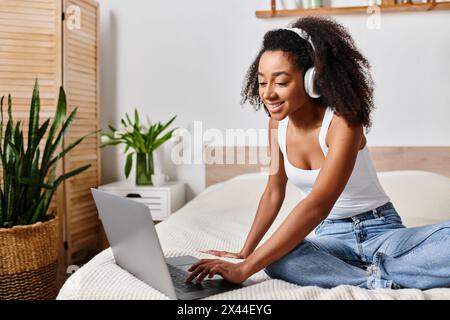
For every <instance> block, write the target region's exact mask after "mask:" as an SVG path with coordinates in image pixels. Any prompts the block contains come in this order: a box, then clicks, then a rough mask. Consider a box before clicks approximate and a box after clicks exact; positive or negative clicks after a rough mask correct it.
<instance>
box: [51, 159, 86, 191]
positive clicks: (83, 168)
mask: <svg viewBox="0 0 450 320" xmlns="http://www.w3.org/2000/svg"><path fill="white" fill-rule="evenodd" d="M90 166H91V165H90V164H87V165H84V166H82V167H79V168H77V169H75V170H72V171H70V172H68V173H65V174H63V175H61V176H59V177H58V179H56V180H55V182H54V184H55V187H58V186H59V184H60V183H61V182H63V181H64V180H66V179H69V178H70V177H73V176H75V175H77V174H79V173H81V172H83V171H84V170H86V169H88V168H89V167H90Z"/></svg>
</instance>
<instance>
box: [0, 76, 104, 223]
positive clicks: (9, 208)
mask: <svg viewBox="0 0 450 320" xmlns="http://www.w3.org/2000/svg"><path fill="white" fill-rule="evenodd" d="M3 100H4V96H3V97H2V98H1V102H0V104H1V108H0V112H1V122H0V141H1V142H2V143H1V144H0V159H1V163H2V178H3V186H0V227H3V228H9V227H12V226H14V225H28V224H33V223H36V222H38V221H45V220H48V219H49V218H50V217H52V216H53V215H54V213H53V212H51V213H48V212H47V211H48V208H49V205H50V201H51V199H52V196H53V194H54V193H55V191H56V190H57V188H58V186H59V185H60V184H61V183H62V182H63V181H64V180H66V179H68V178H70V177H72V176H75V175H77V174H79V173H80V172H83V171H84V170H86V169H88V168H89V167H90V164H88V165H85V166H82V167H80V168H77V169H75V170H72V171H70V172H67V173H64V174H62V175H60V176H59V177H56V166H57V163H58V160H60V159H61V158H62V157H64V155H66V154H67V153H68V152H69V151H70V150H72V149H73V148H75V147H76V146H77V145H78V144H79V143H80V142H82V141H83V140H84V138H86V137H87V136H88V135H90V134H93V133H95V132H92V133H89V134H87V135H85V136H83V137H81V138H79V139H78V140H76V141H75V142H73V143H71V144H70V145H69V146H68V147H67V148H63V149H62V150H61V151H59V152H58V153H57V154H56V152H57V149H58V146H59V145H60V144H61V142H62V140H63V138H64V134H65V133H66V132H67V130H68V129H69V127H70V124H71V123H72V122H73V120H74V118H75V115H76V113H77V108H75V109H74V110H73V111H72V112H71V113H70V115H69V116H68V117H67V118H66V119H65V117H66V95H65V93H64V89H63V88H62V87H60V88H59V98H58V104H57V108H56V112H55V116H54V118H53V121H52V123H51V125H50V119H47V120H46V121H44V123H42V124H41V125H40V126H39V111H40V98H39V85H38V81H37V79H36V82H35V85H34V89H33V95H32V98H31V106H30V116H29V126H28V139H27V141H25V139H24V134H23V131H22V128H21V122H20V121H18V122H14V120H13V116H12V101H11V95H10V94H9V95H8V118H9V120H8V123H7V124H6V129H5V131H4V130H3ZM49 126H50V131H49V132H48V136H47V138H46V139H45V140H43V138H44V135H45V134H46V132H47V129H48V128H49ZM3 131H4V136H3ZM96 132H98V131H96ZM41 140H43V142H45V147H44V150H43V152H41V149H40V143H41ZM25 144H26V150H25Z"/></svg>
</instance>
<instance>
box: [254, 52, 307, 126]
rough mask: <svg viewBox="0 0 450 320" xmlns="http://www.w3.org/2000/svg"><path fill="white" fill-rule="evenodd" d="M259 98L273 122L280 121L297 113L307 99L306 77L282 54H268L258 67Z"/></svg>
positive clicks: (261, 59)
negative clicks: (304, 80)
mask: <svg viewBox="0 0 450 320" xmlns="http://www.w3.org/2000/svg"><path fill="white" fill-rule="evenodd" d="M258 83H259V96H260V97H261V100H262V101H263V103H264V104H265V105H266V107H267V109H268V110H269V112H270V115H271V117H272V118H273V119H275V120H277V121H280V120H282V119H284V118H286V117H287V116H288V115H290V114H293V113H294V112H296V111H298V110H299V109H300V108H301V106H302V105H304V104H305V102H306V101H307V99H308V96H307V94H306V92H305V90H304V87H303V74H302V72H301V71H300V70H299V69H298V68H296V67H295V66H294V65H293V64H292V63H291V62H290V61H289V59H288V54H287V53H285V52H283V51H279V50H278V51H266V52H264V53H263V54H262V56H261V58H260V60H259V66H258Z"/></svg>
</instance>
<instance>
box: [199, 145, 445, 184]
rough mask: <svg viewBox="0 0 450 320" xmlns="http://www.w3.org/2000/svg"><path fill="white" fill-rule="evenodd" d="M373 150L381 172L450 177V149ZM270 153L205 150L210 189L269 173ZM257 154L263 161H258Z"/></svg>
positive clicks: (219, 148) (254, 149)
mask: <svg viewBox="0 0 450 320" xmlns="http://www.w3.org/2000/svg"><path fill="white" fill-rule="evenodd" d="M369 150H370V153H371V155H372V159H373V161H374V164H375V168H376V170H377V171H378V172H380V171H391V170H423V171H431V172H435V173H438V174H441V175H444V176H447V177H449V178H450V147H369ZM268 151H269V150H268V147H257V146H254V147H249V146H242V147H236V146H233V147H231V146H215V147H205V148H204V160H205V184H206V187H208V186H210V185H212V184H215V183H218V182H222V181H225V180H228V179H230V178H233V177H235V176H238V175H241V174H245V173H252V172H261V171H265V170H267V168H266V165H265V164H266V163H267V162H268V159H269V158H268ZM250 155H252V156H250ZM255 155H258V156H259V158H258V159H262V160H260V161H255V159H254V157H253V156H255ZM227 157H228V159H227ZM220 159H222V161H218V160H220ZM230 159H234V161H229V160H230ZM227 160H228V161H227ZM238 160H239V161H238ZM258 162H260V163H258ZM228 163H232V164H228Z"/></svg>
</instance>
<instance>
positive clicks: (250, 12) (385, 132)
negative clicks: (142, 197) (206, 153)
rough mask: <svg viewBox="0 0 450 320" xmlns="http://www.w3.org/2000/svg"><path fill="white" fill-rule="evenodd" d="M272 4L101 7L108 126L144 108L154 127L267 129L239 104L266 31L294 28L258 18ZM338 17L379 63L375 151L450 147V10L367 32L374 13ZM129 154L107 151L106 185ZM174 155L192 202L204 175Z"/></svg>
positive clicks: (177, 1) (173, 171)
mask: <svg viewBox="0 0 450 320" xmlns="http://www.w3.org/2000/svg"><path fill="white" fill-rule="evenodd" d="M335 1H336V0H335ZM342 1H343V0H340V2H342ZM355 1H356V0H355ZM355 1H354V2H355ZM338 2H339V1H336V2H335V3H338ZM356 2H357V1H356ZM362 2H365V1H362ZM269 3H270V1H268V0H267V1H261V0H245V1H242V0H189V1H186V0H171V1H167V0H152V1H145V0H128V1H123V0H107V1H101V2H100V8H101V17H100V18H101V24H100V26H101V103H102V104H101V125H102V128H103V129H107V124H115V125H118V124H119V120H120V118H121V117H122V116H123V115H124V114H125V112H129V113H131V112H132V111H133V109H134V108H135V107H137V108H138V110H139V112H140V113H141V114H142V115H144V114H145V115H147V117H148V118H149V119H150V120H151V121H166V120H168V119H169V118H170V117H171V116H172V115H174V114H177V115H178V118H177V120H176V126H179V127H183V128H190V129H192V126H193V122H194V121H196V120H198V121H200V120H201V121H202V126H203V130H206V129H208V128H218V129H219V130H222V131H224V130H225V129H231V128H243V129H247V128H255V129H264V128H266V125H267V117H266V116H265V114H264V112H263V111H260V112H257V113H255V112H254V111H253V110H251V109H250V106H247V107H244V108H242V107H241V106H240V105H239V101H240V91H241V86H242V83H243V80H244V75H245V72H246V71H247V68H248V66H249V65H250V63H251V62H252V60H253V59H254V57H255V56H256V54H257V52H258V50H259V48H260V45H261V40H262V36H263V35H264V33H265V32H266V31H267V30H269V29H272V28H275V27H281V26H286V25H287V24H288V23H289V22H291V21H293V20H295V18H277V19H257V18H256V17H255V10H257V9H259V10H261V9H263V10H265V9H268V8H269ZM336 18H337V19H338V21H339V22H341V23H342V24H344V25H345V26H346V27H347V28H348V29H349V31H350V33H351V34H352V35H353V37H354V39H355V42H356V44H357V45H358V47H359V48H360V49H361V50H362V52H363V53H364V54H365V55H366V56H367V57H368V59H369V60H370V62H371V64H372V70H373V77H374V80H375V83H376V89H375V101H376V107H377V109H376V111H375V113H374V117H373V123H374V124H373V128H372V130H371V132H370V133H369V135H368V141H369V145H371V146H397V145H402V146H412V145H414V146H439V145H445V146H448V145H450V126H449V125H448V119H450V90H449V88H450V62H449V61H448V57H449V56H450V23H448V22H449V19H450V11H444V12H424V13H403V14H401V13H396V14H383V15H382V16H381V21H380V22H381V24H380V29H378V30H377V29H375V30H370V29H368V28H367V21H368V16H367V15H346V16H336ZM120 149H122V147H108V148H106V149H103V151H102V167H103V183H107V182H111V181H113V180H117V179H123V178H124V174H123V164H124V160H125V159H124V157H123V155H121V154H120V153H119V150H120ZM169 149H170V146H169V144H167V145H166V146H165V150H163V149H161V150H160V151H159V152H158V154H157V157H158V159H159V160H158V161H157V162H158V164H157V166H158V168H157V170H158V171H164V172H166V173H169V175H170V176H171V178H173V179H180V180H183V181H185V182H186V183H187V184H188V198H192V197H193V196H194V195H195V194H197V193H198V192H200V191H201V190H202V189H203V188H204V179H205V176H204V167H203V165H181V166H175V165H172V164H170V161H169V158H170V157H169V151H170V150H169ZM132 175H133V176H132V177H134V173H133V172H132Z"/></svg>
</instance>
